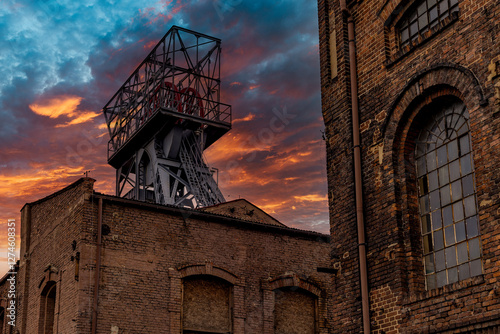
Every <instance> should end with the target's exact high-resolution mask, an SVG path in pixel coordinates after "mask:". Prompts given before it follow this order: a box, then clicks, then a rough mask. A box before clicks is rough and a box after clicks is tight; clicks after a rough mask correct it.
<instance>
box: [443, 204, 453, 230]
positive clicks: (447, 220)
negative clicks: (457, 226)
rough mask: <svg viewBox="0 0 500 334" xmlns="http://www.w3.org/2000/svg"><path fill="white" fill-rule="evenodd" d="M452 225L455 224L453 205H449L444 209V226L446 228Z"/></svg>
mask: <svg viewBox="0 0 500 334" xmlns="http://www.w3.org/2000/svg"><path fill="white" fill-rule="evenodd" d="M451 223H453V214H452V211H451V205H449V206H447V207H445V208H444V209H443V224H444V226H448V225H450V224H451Z"/></svg>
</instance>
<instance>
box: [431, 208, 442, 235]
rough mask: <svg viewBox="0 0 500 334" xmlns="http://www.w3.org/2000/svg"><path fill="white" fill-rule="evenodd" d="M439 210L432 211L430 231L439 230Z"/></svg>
mask: <svg viewBox="0 0 500 334" xmlns="http://www.w3.org/2000/svg"><path fill="white" fill-rule="evenodd" d="M441 226H442V224H441V210H437V211H434V212H433V213H432V229H433V230H437V229H438V228H441Z"/></svg>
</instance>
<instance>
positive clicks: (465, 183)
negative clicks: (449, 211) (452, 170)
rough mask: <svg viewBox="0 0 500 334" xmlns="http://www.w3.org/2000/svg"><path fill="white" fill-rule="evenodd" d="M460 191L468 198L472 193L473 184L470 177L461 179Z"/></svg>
mask: <svg viewBox="0 0 500 334" xmlns="http://www.w3.org/2000/svg"><path fill="white" fill-rule="evenodd" d="M462 190H463V192H464V196H469V195H472V194H473V193H474V182H473V179H472V175H467V176H466V177H464V178H463V179H462Z"/></svg>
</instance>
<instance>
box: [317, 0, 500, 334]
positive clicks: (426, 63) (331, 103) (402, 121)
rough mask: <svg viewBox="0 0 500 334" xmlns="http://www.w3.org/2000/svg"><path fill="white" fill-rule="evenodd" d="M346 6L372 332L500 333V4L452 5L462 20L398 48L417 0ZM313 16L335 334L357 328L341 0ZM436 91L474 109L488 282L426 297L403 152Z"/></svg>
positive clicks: (478, 280)
mask: <svg viewBox="0 0 500 334" xmlns="http://www.w3.org/2000/svg"><path fill="white" fill-rule="evenodd" d="M347 3H348V7H349V10H350V11H351V13H352V15H353V19H354V26H355V35H356V57H357V80H358V85H359V97H358V100H359V106H360V107H359V109H360V110H359V116H360V123H361V126H360V128H361V150H362V168H363V198H364V203H365V207H364V213H365V221H366V233H367V252H368V254H367V255H368V276H369V290H370V303H371V308H370V309H371V312H370V314H371V317H370V323H371V329H372V332H373V333H426V332H432V333H434V332H443V333H448V332H450V333H451V332H452V331H454V332H473V331H472V329H473V328H477V333H482V330H483V329H482V328H490V329H491V328H493V327H495V326H498V324H499V322H498V320H497V319H498V318H500V302H499V297H498V295H499V292H500V290H499V287H500V286H499V283H498V282H497V280H498V276H499V275H500V272H499V267H500V259H499V255H500V252H499V240H500V232H499V231H500V229H499V228H498V221H499V218H500V198H499V197H500V196H499V195H500V194H499V184H500V108H499V103H500V52H499V50H500V39H499V37H498V36H500V19H499V18H500V6H499V4H498V1H495V0H462V1H459V11H458V13H455V14H454V15H450V17H448V18H447V19H446V20H444V21H443V22H442V23H441V24H439V25H438V26H436V27H435V28H434V29H433V30H432V31H430V32H428V33H425V34H423V35H422V36H421V37H419V38H418V40H416V41H415V42H414V43H413V44H412V45H410V46H406V47H404V48H400V47H399V45H398V39H399V36H398V28H397V27H398V26H397V24H398V22H399V21H400V20H402V19H404V18H405V15H407V14H406V13H408V10H411V8H412V6H414V5H415V4H416V3H417V1H401V0H365V1H347ZM318 13H319V15H318V18H319V37H320V60H321V90H322V108H323V117H324V122H325V127H326V143H327V164H328V166H327V168H328V185H329V201H330V225H331V234H332V235H331V237H332V261H333V262H334V263H335V265H336V266H337V267H338V268H340V270H339V272H338V273H337V275H336V277H335V280H334V282H333V285H332V291H333V294H332V296H330V298H329V305H330V307H331V309H332V310H333V311H332V313H333V321H334V323H335V326H334V329H333V331H332V333H357V332H360V331H361V302H360V287H359V269H358V263H357V240H356V235H357V234H356V216H355V210H354V208H355V202H354V192H353V188H354V186H353V183H354V177H353V162H352V149H353V147H352V128H351V127H352V125H351V110H350V106H351V96H350V78H349V55H348V40H347V20H346V17H345V16H344V15H343V14H342V13H341V10H340V7H339V1H338V0H330V1H328V0H319V1H318ZM332 34H333V35H335V37H334V38H332ZM332 57H335V59H334V60H332V59H331V58H332ZM332 73H337V74H336V75H332ZM441 96H455V97H457V98H459V99H460V100H462V101H463V102H464V103H465V105H466V106H467V109H468V111H469V114H470V121H469V123H470V124H469V125H470V131H471V132H470V135H471V140H472V147H473V159H474V166H475V178H476V180H475V181H476V191H477V201H478V210H479V220H480V230H481V241H482V252H483V253H482V254H483V255H482V263H483V275H481V276H477V277H473V278H470V279H467V280H464V281H459V282H457V283H454V284H451V285H447V286H444V287H442V288H439V289H432V290H430V291H427V290H426V288H425V284H424V272H423V265H422V246H421V235H420V233H421V232H420V225H419V224H420V222H419V216H418V204H417V202H416V185H415V182H413V181H412V180H411V177H410V175H409V174H408V170H409V166H410V167H411V164H413V163H414V161H412V158H411V157H412V153H411V152H408V149H409V147H411V145H412V144H411V141H412V140H414V139H412V138H414V136H415V135H414V134H413V133H412V132H411V131H412V128H411V124H412V122H413V121H414V119H415V117H416V116H417V115H418V113H419V111H420V110H421V109H422V108H423V107H424V106H425V105H427V104H429V103H430V102H431V101H433V100H434V99H436V98H439V97H441ZM413 145H414V144H413ZM495 328H496V327H495ZM484 330H486V329H484ZM497 330H498V329H497ZM474 333H476V332H474Z"/></svg>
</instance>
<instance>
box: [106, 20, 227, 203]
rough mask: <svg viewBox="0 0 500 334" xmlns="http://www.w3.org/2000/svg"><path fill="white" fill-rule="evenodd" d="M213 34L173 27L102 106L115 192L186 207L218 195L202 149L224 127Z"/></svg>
mask: <svg viewBox="0 0 500 334" xmlns="http://www.w3.org/2000/svg"><path fill="white" fill-rule="evenodd" d="M220 56H221V41H220V39H217V38H214V37H210V36H207V35H204V34H200V33H197V32H194V31H191V30H187V29H184V28H180V27H176V26H173V27H172V28H171V29H170V30H169V31H168V32H167V34H166V35H165V36H164V37H163V38H162V39H161V40H160V42H159V43H158V44H157V45H156V46H155V47H154V49H153V50H152V51H151V53H150V54H149V55H148V56H147V57H146V59H145V60H144V61H143V62H142V63H141V64H140V65H139V66H138V67H137V69H136V70H135V71H134V72H133V73H132V75H131V76H130V77H129V78H128V79H127V81H125V83H124V84H123V85H122V87H121V88H120V89H119V90H118V91H117V92H116V93H115V95H114V96H113V97H112V98H111V100H110V101H109V102H108V103H107V104H106V106H104V108H103V112H104V116H105V118H106V123H107V126H108V130H109V134H110V137H111V139H110V141H109V143H108V163H109V164H110V165H111V166H113V167H114V168H116V195H117V196H120V197H126V198H131V199H137V200H144V201H151V202H155V203H158V204H172V205H177V206H186V207H200V206H209V205H214V204H218V203H221V202H224V201H225V200H224V197H223V196H222V193H221V192H220V190H219V188H218V186H217V183H216V182H215V181H214V179H213V175H212V174H213V170H212V169H210V168H209V167H208V166H207V164H206V163H205V159H204V157H203V151H204V150H205V149H206V148H208V147H209V146H210V145H211V144H213V143H214V142H215V141H216V140H217V139H219V138H220V137H221V136H222V135H224V134H225V133H226V132H227V131H229V130H230V128H231V106H229V105H226V104H223V103H220V87H221V82H220Z"/></svg>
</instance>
